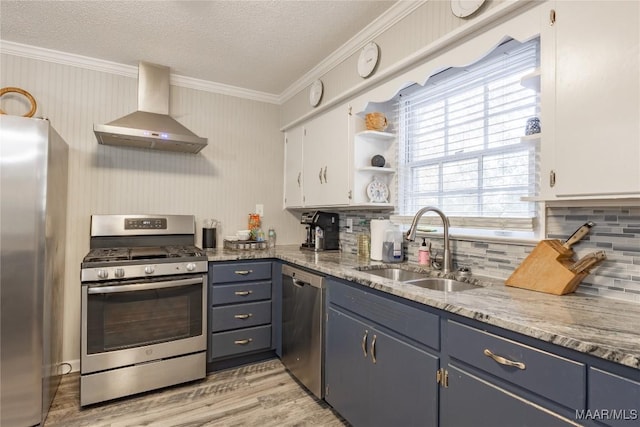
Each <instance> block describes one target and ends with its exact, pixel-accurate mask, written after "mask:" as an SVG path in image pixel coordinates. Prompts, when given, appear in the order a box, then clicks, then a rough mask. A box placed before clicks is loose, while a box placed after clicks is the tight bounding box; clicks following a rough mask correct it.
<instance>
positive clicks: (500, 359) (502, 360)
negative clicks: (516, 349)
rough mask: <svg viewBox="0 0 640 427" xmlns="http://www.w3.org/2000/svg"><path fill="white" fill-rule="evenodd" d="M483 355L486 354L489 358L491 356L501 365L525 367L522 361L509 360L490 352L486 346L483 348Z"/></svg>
mask: <svg viewBox="0 0 640 427" xmlns="http://www.w3.org/2000/svg"><path fill="white" fill-rule="evenodd" d="M484 355H485V356H488V357H490V358H492V359H493V360H495V361H496V362H497V363H499V364H501V365H505V366H513V367H514V368H518V369H522V370H524V369H526V368H527V367H526V365H525V364H524V363H522V362H514V361H513V360H509V359H506V358H504V357H502V356H498V355H497V354H494V353H493V352H491V350H489V349H488V348H485V349H484Z"/></svg>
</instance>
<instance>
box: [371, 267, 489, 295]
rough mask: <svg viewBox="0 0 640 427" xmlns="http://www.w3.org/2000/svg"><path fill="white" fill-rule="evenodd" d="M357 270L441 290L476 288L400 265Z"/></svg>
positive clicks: (476, 287) (454, 290)
mask: <svg viewBox="0 0 640 427" xmlns="http://www.w3.org/2000/svg"><path fill="white" fill-rule="evenodd" d="M358 270H360V271H362V272H365V273H369V274H373V275H374V276H380V277H383V278H385V279H390V280H395V281H397V282H403V283H406V284H409V285H413V286H418V287H420V288H425V289H432V290H435V291H442V292H459V291H466V290H469V289H478V286H477V285H472V284H470V283H466V282H459V281H457V280H455V279H443V278H441V277H431V276H430V275H429V273H421V272H419V271H411V270H406V269H404V268H400V267H384V268H376V269H372V270H368V269H362V268H358Z"/></svg>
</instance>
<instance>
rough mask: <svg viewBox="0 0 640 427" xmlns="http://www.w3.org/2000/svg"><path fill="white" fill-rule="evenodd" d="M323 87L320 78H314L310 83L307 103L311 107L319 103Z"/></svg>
mask: <svg viewBox="0 0 640 427" xmlns="http://www.w3.org/2000/svg"><path fill="white" fill-rule="evenodd" d="M323 89H324V88H323V85H322V80H316V81H315V82H313V83H312V84H311V88H310V89H309V104H310V105H311V106H312V107H317V106H318V104H320V100H321V99H322V91H323Z"/></svg>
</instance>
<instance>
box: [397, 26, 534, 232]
mask: <svg viewBox="0 0 640 427" xmlns="http://www.w3.org/2000/svg"><path fill="white" fill-rule="evenodd" d="M538 64H539V40H538V39H535V40H532V41H529V42H526V43H519V42H517V41H513V40H511V41H508V42H505V43H503V44H502V45H501V46H499V47H498V48H497V49H496V50H495V51H493V52H492V53H491V54H490V55H488V56H487V57H485V58H483V59H482V60H480V61H479V62H477V63H474V64H472V65H470V66H468V67H462V68H449V69H446V70H444V71H442V72H440V73H438V74H436V75H434V76H432V77H430V78H429V79H428V80H427V82H426V84H425V85H424V86H420V85H413V86H411V87H409V88H406V89H404V90H403V91H402V92H401V93H400V94H399V96H398V104H397V108H398V133H399V147H400V152H399V172H400V174H399V182H398V185H399V191H398V213H399V214H400V215H413V214H415V212H416V211H418V210H419V209H420V208H422V207H425V206H436V207H439V208H441V209H442V210H443V211H444V212H445V213H446V214H447V215H448V216H449V217H450V219H451V222H452V225H453V226H456V225H457V226H462V227H469V228H502V229H509V228H511V229H521V230H522V229H524V230H532V228H533V221H534V218H535V216H536V206H535V203H534V202H526V201H522V200H521V197H523V196H532V195H534V194H535V193H536V183H537V182H538V180H537V152H538V149H537V145H538V144H537V141H536V139H532V138H522V137H523V136H524V134H525V127H526V123H527V120H528V119H529V118H531V117H535V116H538V115H539V107H538V105H539V102H538V101H539V99H538V93H537V92H536V91H535V90H533V89H529V88H526V87H524V86H523V85H522V84H521V79H522V77H523V76H525V75H527V74H531V73H533V72H534V71H535V70H536V68H537V66H538Z"/></svg>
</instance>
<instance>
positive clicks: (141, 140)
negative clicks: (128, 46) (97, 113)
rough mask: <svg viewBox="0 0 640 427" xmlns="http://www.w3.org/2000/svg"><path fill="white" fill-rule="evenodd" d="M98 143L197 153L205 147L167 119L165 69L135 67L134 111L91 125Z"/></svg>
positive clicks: (192, 134)
mask: <svg viewBox="0 0 640 427" xmlns="http://www.w3.org/2000/svg"><path fill="white" fill-rule="evenodd" d="M93 132H94V133H95V134H96V138H98V142H99V143H100V144H104V145H119V146H127V147H137V148H149V149H154V150H165V151H182V152H188V153H197V152H199V151H200V150H202V149H203V148H204V147H206V145H207V138H200V137H199V136H197V135H196V134H194V133H193V132H191V131H190V130H189V129H187V128H186V127H184V126H182V125H181V124H180V123H178V121H177V120H175V119H174V118H173V117H171V116H169V67H164V66H162V65H156V64H150V63H147V62H140V63H139V64H138V111H135V112H133V113H131V114H128V115H126V116H124V117H121V118H119V119H116V120H114V121H112V122H109V123H107V124H106V125H93Z"/></svg>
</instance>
